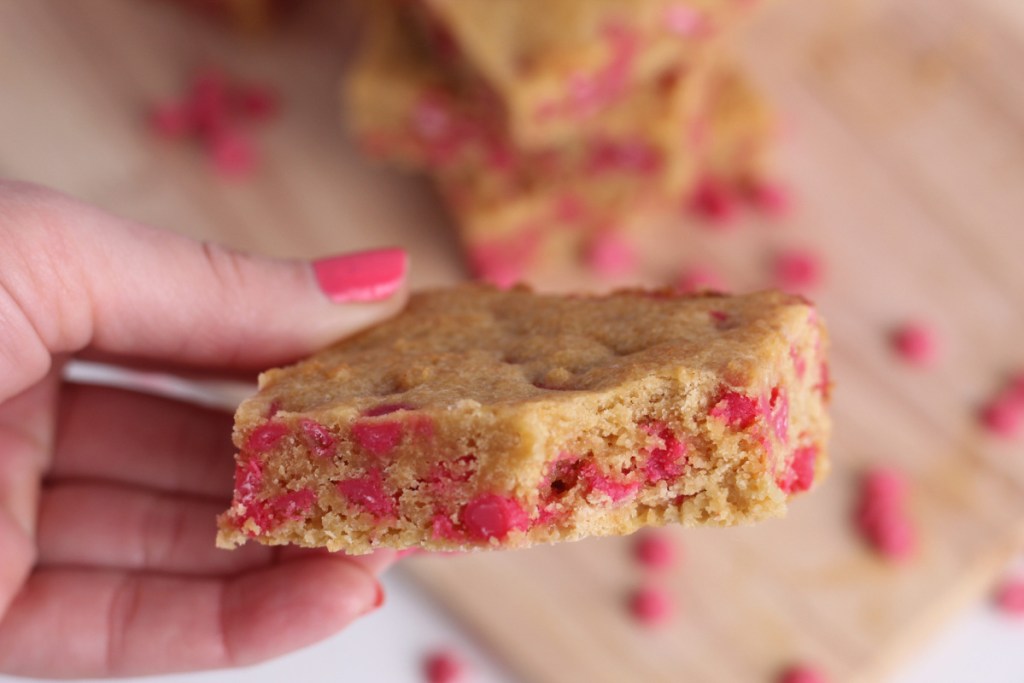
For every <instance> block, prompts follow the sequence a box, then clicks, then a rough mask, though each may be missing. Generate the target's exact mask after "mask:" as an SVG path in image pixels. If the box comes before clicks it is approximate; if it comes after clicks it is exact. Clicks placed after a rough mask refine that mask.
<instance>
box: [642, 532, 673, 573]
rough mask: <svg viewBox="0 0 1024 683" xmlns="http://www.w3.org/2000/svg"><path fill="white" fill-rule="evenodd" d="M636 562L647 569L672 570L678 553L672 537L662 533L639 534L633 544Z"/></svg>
mask: <svg viewBox="0 0 1024 683" xmlns="http://www.w3.org/2000/svg"><path fill="white" fill-rule="evenodd" d="M633 555H634V557H636V561H637V562H639V563H640V564H641V565H643V566H644V567H646V568H648V569H653V570H662V569H672V568H673V567H675V566H676V563H677V559H678V552H677V548H676V544H675V542H674V541H673V540H672V537H671V536H670V535H669V534H668V533H667V532H664V531H657V530H649V531H644V532H642V533H640V534H639V535H638V536H637V537H636V541H635V542H634V543H633Z"/></svg>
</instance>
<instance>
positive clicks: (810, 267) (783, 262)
mask: <svg viewBox="0 0 1024 683" xmlns="http://www.w3.org/2000/svg"><path fill="white" fill-rule="evenodd" d="M823 270H824V267H823V265H822V261H821V258H820V257H819V256H818V255H817V254H816V253H814V252H812V251H809V250H806V249H787V250H784V251H780V252H779V253H777V254H776V255H775V259H774V261H773V263H772V271H773V274H774V279H775V284H776V285H777V286H778V287H779V288H780V289H783V290H785V291H787V292H797V293H799V292H804V291H807V290H810V289H814V288H815V287H817V286H818V285H820V284H821V280H822V277H823Z"/></svg>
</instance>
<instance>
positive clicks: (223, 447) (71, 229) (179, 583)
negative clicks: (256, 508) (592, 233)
mask: <svg viewBox="0 0 1024 683" xmlns="http://www.w3.org/2000/svg"><path fill="white" fill-rule="evenodd" d="M0 245H2V248H0V331H2V337H0V338H2V340H3V341H2V344H0V671H4V672H9V673H13V674H21V675H29V676H45V677H76V676H89V677H97V676H124V675H138V674H150V673H165V672H171V671H183V670H189V669H206V668H214V667H224V666H236V665H243V664H250V663H253V662H256V661H259V660H263V659H267V658H270V657H274V656H276V655H280V654H283V653H285V652H288V651H290V650H293V649H296V648H299V647H303V646H305V645H308V644H310V643H313V642H315V641H317V640H320V639H322V638H324V637H326V636H328V635H330V634H332V633H334V632H336V631H337V630H338V629H340V628H341V627H343V626H345V625H346V624H347V623H349V622H350V621H351V620H353V619H354V618H356V617H358V616H360V615H362V614H364V613H366V612H368V611H370V610H372V609H374V608H375V607H377V606H379V605H380V604H381V600H382V593H381V592H380V584H379V583H378V581H377V574H378V573H379V572H380V571H381V570H383V569H384V567H386V566H387V565H388V564H389V563H390V562H391V561H392V560H393V558H394V554H393V553H390V552H382V553H377V554H375V555H371V556H366V557H360V558H355V557H346V556H343V555H331V554H328V553H325V552H318V551H302V550H300V549H294V548H292V549H283V548H267V547H263V546H258V545H255V544H251V545H250V546H247V547H244V548H242V549H240V550H236V551H234V552H226V551H223V550H217V549H216V548H215V547H214V544H213V543H214V535H215V523H214V518H215V516H216V515H217V513H219V512H221V511H223V510H224V509H225V508H226V507H227V505H228V503H229V500H230V493H231V481H232V472H233V467H234V463H233V460H232V457H231V456H232V452H233V450H232V446H231V443H230V434H231V417H230V416H229V415H225V414H222V413H216V412H213V411H210V410H206V409H203V408H199V407H196V406H192V405H185V404H181V403H177V402H174V401H170V400H168V399H163V398H157V397H153V396H144V395H140V394H133V393H129V392H126V391H122V390H118V389H111V388H101V387H86V386H78V385H70V384H63V383H62V382H61V368H62V365H63V364H64V363H65V362H66V361H67V359H68V358H70V357H72V356H77V355H84V356H87V357H90V358H100V359H104V360H111V359H116V360H119V361H121V362H125V363H146V364H148V365H150V366H152V365H161V366H164V367H172V368H184V367H189V368H192V369H196V368H206V369H207V370H210V369H216V370H219V371H225V370H227V371H238V370H244V369H254V368H262V367H266V366H269V365H272V364H278V363H282V362H287V361H290V360H293V359H295V358H297V357H298V356H301V355H304V354H307V353H309V352H310V351H313V350H314V349H316V348H318V347H320V346H323V345H325V344H327V343H328V342H330V341H332V340H333V339H336V338H339V337H342V336H344V335H346V334H350V333H352V332H354V331H356V330H358V329H360V328H362V327H365V326H367V325H369V324H372V323H374V322H376V321H378V320H381V319H383V318H385V317H387V316H389V315H391V314H393V313H395V312H397V311H398V310H399V309H400V308H401V306H402V305H403V303H404V300H405V291H404V278H405V269H406V260H405V254H404V252H401V251H398V250H387V251H381V252H373V253H370V254H360V255H350V256H347V257H336V258H334V259H327V260H324V261H319V262H317V263H316V264H314V265H313V266H312V267H311V266H310V264H308V263H305V262H297V261H294V262H289V261H279V260H272V259H267V258H261V257H254V256H248V255H243V254H240V253H237V252H232V251H229V250H226V249H224V248H221V247H218V246H214V245H210V244H200V243H198V242H194V241H192V240H190V239H187V238H185V237H182V236H180V235H176V234H174V233H170V232H163V231H159V230H155V229H152V228H148V227H145V226H141V225H138V224H134V223H131V222H129V221H126V220H122V219H118V218H114V217H112V216H109V215H107V214H105V213H103V212H101V211H99V210H97V209H94V208H92V207H88V206H85V205H83V204H81V203H78V202H76V201H74V200H72V199H70V198H68V197H65V196H63V195H60V194H57V193H55V192H52V191H49V190H45V189H42V188H38V187H34V186H30V185H25V184H19V183H6V182H2V181H0Z"/></svg>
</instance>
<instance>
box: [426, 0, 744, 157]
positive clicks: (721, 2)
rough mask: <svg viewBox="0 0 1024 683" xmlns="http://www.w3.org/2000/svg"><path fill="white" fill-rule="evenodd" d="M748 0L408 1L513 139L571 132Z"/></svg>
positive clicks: (727, 21)
mask: <svg viewBox="0 0 1024 683" xmlns="http://www.w3.org/2000/svg"><path fill="white" fill-rule="evenodd" d="M754 4H755V3H754V2H751V1H750V0H687V1H686V2H679V1H678V0H630V1H629V2H623V1H622V0H559V1H558V2H548V1H546V0H416V1H415V2H408V3H406V5H407V6H408V7H409V8H411V10H412V12H413V13H414V14H417V15H418V18H419V20H420V24H421V26H422V27H423V34H424V36H425V37H426V38H427V40H428V41H430V42H431V43H432V47H431V52H432V53H433V54H435V55H440V56H441V59H442V60H443V62H444V63H445V64H446V67H447V68H448V69H449V70H452V71H455V72H457V73H460V74H461V75H462V79H461V80H462V81H463V87H464V89H468V90H474V91H483V92H485V93H487V96H488V97H489V99H491V100H493V101H494V102H496V103H497V104H498V105H499V106H500V107H501V111H502V113H503V118H504V120H505V121H506V122H507V126H508V130H509V133H510V136H511V138H512V140H514V141H515V144H516V146H517V147H523V148H543V147H548V146H551V145H552V144H553V143H554V144H557V143H561V142H564V141H566V140H570V139H575V138H577V137H578V136H579V134H580V131H581V130H585V129H586V127H587V125H588V122H589V121H590V120H591V119H593V118H594V117H597V116H600V115H601V114H602V112H604V111H605V110H606V109H608V108H609V107H613V106H615V105H617V104H618V103H619V102H621V101H622V100H624V99H628V98H629V97H631V96H632V92H633V90H634V89H635V88H636V87H637V86H638V85H642V84H645V83H648V82H650V81H651V80H654V79H656V78H657V77H658V76H659V75H660V74H662V73H663V72H664V71H666V70H667V69H672V68H679V67H681V66H682V67H689V66H692V65H693V64H695V63H698V62H700V61H701V60H702V58H703V55H704V52H705V51H706V49H707V47H708V45H709V44H710V43H712V42H714V39H715V38H716V37H717V36H719V35H721V34H723V33H725V32H726V31H727V29H729V28H730V27H731V26H733V25H735V24H737V23H739V20H740V19H741V18H742V16H743V15H744V14H745V13H746V12H747V10H748V9H749V8H750V7H752V6H753V5H754Z"/></svg>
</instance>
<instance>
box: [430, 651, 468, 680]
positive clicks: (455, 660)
mask: <svg viewBox="0 0 1024 683" xmlns="http://www.w3.org/2000/svg"><path fill="white" fill-rule="evenodd" d="M423 676H424V677H425V679H426V681H427V683H460V681H464V680H465V678H466V663H465V662H464V661H463V660H462V658H461V657H459V656H458V655H457V654H456V653H455V652H453V651H451V650H438V651H436V652H432V653H430V654H429V655H427V657H426V658H425V659H424V660H423Z"/></svg>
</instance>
